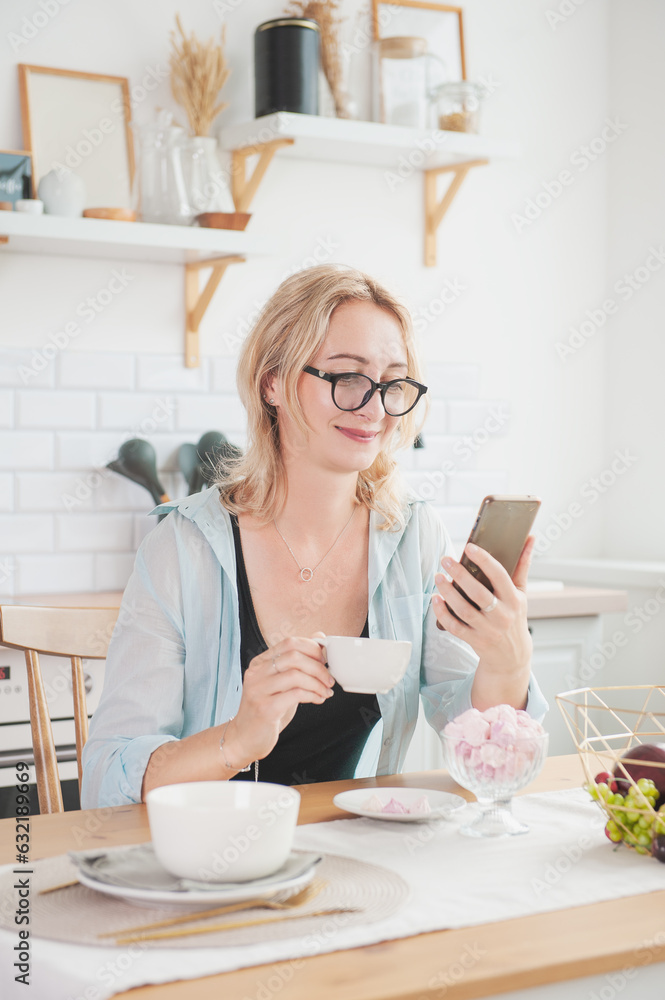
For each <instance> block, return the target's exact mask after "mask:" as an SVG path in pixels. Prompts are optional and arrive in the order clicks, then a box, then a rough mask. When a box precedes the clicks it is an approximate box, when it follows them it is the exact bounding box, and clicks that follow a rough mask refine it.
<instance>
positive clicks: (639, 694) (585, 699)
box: [556, 684, 665, 854]
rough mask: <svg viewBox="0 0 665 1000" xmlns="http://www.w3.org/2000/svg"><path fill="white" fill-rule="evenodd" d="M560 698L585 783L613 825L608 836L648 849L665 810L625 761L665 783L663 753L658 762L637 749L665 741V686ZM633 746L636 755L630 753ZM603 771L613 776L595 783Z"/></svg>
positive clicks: (664, 829)
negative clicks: (659, 805) (662, 810)
mask: <svg viewBox="0 0 665 1000" xmlns="http://www.w3.org/2000/svg"><path fill="white" fill-rule="evenodd" d="M556 700H557V703H558V705H559V709H560V710H561V713H562V715H563V718H564V721H565V723H566V726H567V727H568V730H569V732H570V735H571V736H572V738H573V742H574V743H575V747H576V748H577V752H578V754H579V756H580V760H581V762H582V768H583V770H584V774H585V777H586V779H587V782H588V785H587V788H588V790H589V791H590V792H591V794H592V797H593V798H594V799H595V800H596V801H597V802H598V805H599V806H600V807H601V809H602V810H603V812H604V813H605V815H606V816H607V817H608V818H609V820H611V821H612V822H613V823H614V824H615V827H612V826H611V824H609V825H608V826H607V827H606V832H607V833H608V837H609V839H610V840H614V842H615V843H619V842H621V841H622V840H623V842H624V843H625V844H627V846H628V847H631V848H634V849H635V850H637V851H638V852H639V853H640V854H650V853H651V846H650V844H649V845H648V844H647V843H646V840H647V834H648V836H649V838H651V836H652V835H655V834H658V833H665V815H664V814H663V813H662V812H661V813H660V814H659V813H658V812H657V809H656V807H655V802H654V801H652V800H651V799H650V798H649V797H648V796H646V795H644V793H643V791H642V789H641V787H640V785H639V784H638V780H636V779H634V777H633V776H631V774H630V773H629V772H628V770H627V766H628V767H630V769H631V771H634V770H635V768H636V766H638V767H640V768H642V769H644V771H645V776H648V777H649V778H650V779H651V780H653V781H655V782H656V784H657V785H658V786H659V787H660V788H665V773H664V772H665V754H664V755H663V762H658V761H652V760H646V759H644V758H640V757H639V753H640V751H639V750H637V747H639V746H641V745H644V744H654V743H660V744H661V745H663V746H665V686H658V685H651V684H644V685H638V686H616V687H595V688H590V687H587V688H578V689H576V690H574V691H564V692H562V693H561V694H558V695H557V696H556ZM633 749H634V750H635V753H636V756H635V757H631V756H630V753H629V751H630V750H633ZM647 764H648V767H646V765H647ZM657 769H658V770H657ZM602 774H607V775H609V776H611V779H612V780H611V781H610V782H609V783H608V782H601V783H599V784H598V785H596V777H597V776H598V775H602ZM603 785H604V786H605V787H604V788H603ZM605 788H606V789H607V791H605ZM626 799H628V802H626ZM661 801H665V795H663V796H661ZM608 831H609V832H608ZM610 833H613V834H614V836H611V835H610Z"/></svg>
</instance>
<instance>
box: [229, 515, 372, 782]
mask: <svg viewBox="0 0 665 1000" xmlns="http://www.w3.org/2000/svg"><path fill="white" fill-rule="evenodd" d="M231 524H232V526H233V541H234V543H235V550H236V567H237V582H238V599H239V604H240V664H241V668H242V674H243V677H244V675H245V671H246V670H247V667H248V666H249V664H250V661H251V660H253V658H254V657H255V656H258V654H259V653H263V652H265V650H266V649H267V648H268V645H267V643H266V641H265V639H264V638H263V636H262V634H261V630H260V628H259V623H258V621H257V619H256V614H255V612H254V604H253V602H252V595H251V593H250V589H249V583H248V580H247V571H246V569H245V560H244V558H243V553H242V543H241V540H240V531H239V528H238V521H237V518H236V517H235V516H234V515H232V516H231ZM361 635H363V636H365V637H367V636H368V635H369V629H368V622H367V619H366V620H365V626H364V628H363V630H362V633H361ZM332 690H333V692H334V694H333V697H332V698H327V699H326V701H325V702H324V703H323V705H314V704H310V703H303V704H300V705H298V708H297V709H296V714H295V715H294V716H293V718H292V719H291V722H290V723H289V724H288V726H286V727H285V728H284V729H283V730H282V732H281V733H280V736H279V740H278V741H277V744H276V745H275V746H274V747H273V749H272V750H271V751H270V753H269V754H268V756H267V757H264V759H263V760H261V761H259V780H261V781H274V782H276V783H278V784H280V785H304V784H307V783H308V782H312V781H338V780H340V779H342V778H352V777H353V775H354V773H355V770H356V767H357V764H358V761H359V760H360V755H361V754H362V752H363V749H364V747H365V743H366V742H367V739H368V737H369V734H370V732H371V731H372V729H373V728H374V726H375V725H376V723H377V722H378V721H379V719H380V718H381V710H380V709H379V703H378V701H377V698H376V695H374V694H353V693H350V692H347V691H344V690H343V689H342V688H341V687H340V686H339V684H337V683H336V684H335V686H334V688H333V689H332ZM236 779H239V780H244V781H253V780H254V768H252V770H251V771H248V772H245V773H238V774H235V775H234V776H233V778H232V779H231V780H232V781H233V780H236Z"/></svg>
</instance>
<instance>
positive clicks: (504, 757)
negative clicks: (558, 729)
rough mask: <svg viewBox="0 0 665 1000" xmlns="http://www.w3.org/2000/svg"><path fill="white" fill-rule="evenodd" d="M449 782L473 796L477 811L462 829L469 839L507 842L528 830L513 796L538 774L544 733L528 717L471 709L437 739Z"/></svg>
mask: <svg viewBox="0 0 665 1000" xmlns="http://www.w3.org/2000/svg"><path fill="white" fill-rule="evenodd" d="M440 738H441V744H442V746H443V757H444V763H445V766H446V768H447V770H448V771H449V773H450V775H451V777H453V778H454V779H455V781H456V782H457V783H458V784H459V785H461V786H462V788H466V789H468V791H470V792H473V794H474V795H475V796H476V799H477V801H478V806H479V809H478V811H477V815H476V817H475V819H473V820H472V821H471V822H469V823H467V824H466V825H464V826H462V827H461V828H460V833H463V834H465V835H466V836H468V837H510V836H514V835H515V834H520V833H528V830H529V827H528V826H527V825H526V824H525V823H522V822H521V821H520V820H519V819H517V818H516V817H515V816H514V815H513V812H512V797H513V795H514V794H515V793H516V792H519V791H520V790H521V789H522V788H525V787H526V786H527V785H528V784H530V783H531V782H532V781H533V780H534V778H535V777H536V776H537V775H538V774H539V773H540V770H541V768H542V766H543V763H544V761H545V757H546V755H547V744H548V739H549V737H548V734H547V733H546V732H545V731H544V729H543V728H542V726H541V725H540V723H538V722H536V720H535V719H532V718H530V716H528V715H527V713H526V712H520V711H515V709H513V708H511V706H509V705H498V706H496V707H495V708H490V709H487V711H486V712H478V711H477V709H475V708H473V709H469V711H468V712H464V713H463V715H460V716H458V718H457V719H455V720H453V722H450V723H448V725H447V726H446V728H445V729H444V731H443V732H442V733H441V734H440Z"/></svg>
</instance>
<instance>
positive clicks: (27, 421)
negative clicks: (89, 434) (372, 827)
mask: <svg viewBox="0 0 665 1000" xmlns="http://www.w3.org/2000/svg"><path fill="white" fill-rule="evenodd" d="M16 426H17V427H21V428H29V429H32V428H37V427H64V428H68V429H69V428H71V429H72V430H77V429H85V430H93V429H94V426H95V397H94V395H93V393H91V392H68V391H67V390H66V389H61V390H55V391H53V392H30V391H29V390H25V391H24V392H17V394H16Z"/></svg>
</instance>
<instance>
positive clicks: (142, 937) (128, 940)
mask: <svg viewBox="0 0 665 1000" xmlns="http://www.w3.org/2000/svg"><path fill="white" fill-rule="evenodd" d="M358 911H359V907H357V906H338V907H334V908H332V909H326V910H315V911H314V913H289V914H287V915H286V916H279V917H260V918H259V919H255V920H230V921H228V922H226V923H223V924H210V925H209V926H207V927H186V928H185V929H184V930H172V931H157V932H156V933H155V934H136V935H130V936H128V937H118V938H116V939H115V943H116V945H125V944H134V943H135V942H139V941H163V940H164V939H166V938H177V937H193V936H194V935H195V934H212V933H213V932H216V931H234V930H238V929H239V928H241V927H260V926H261V925H262V924H274V923H280V924H281V923H282V922H283V921H285V920H310V919H311V918H312V917H327V916H330V915H331V914H334V913H358Z"/></svg>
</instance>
